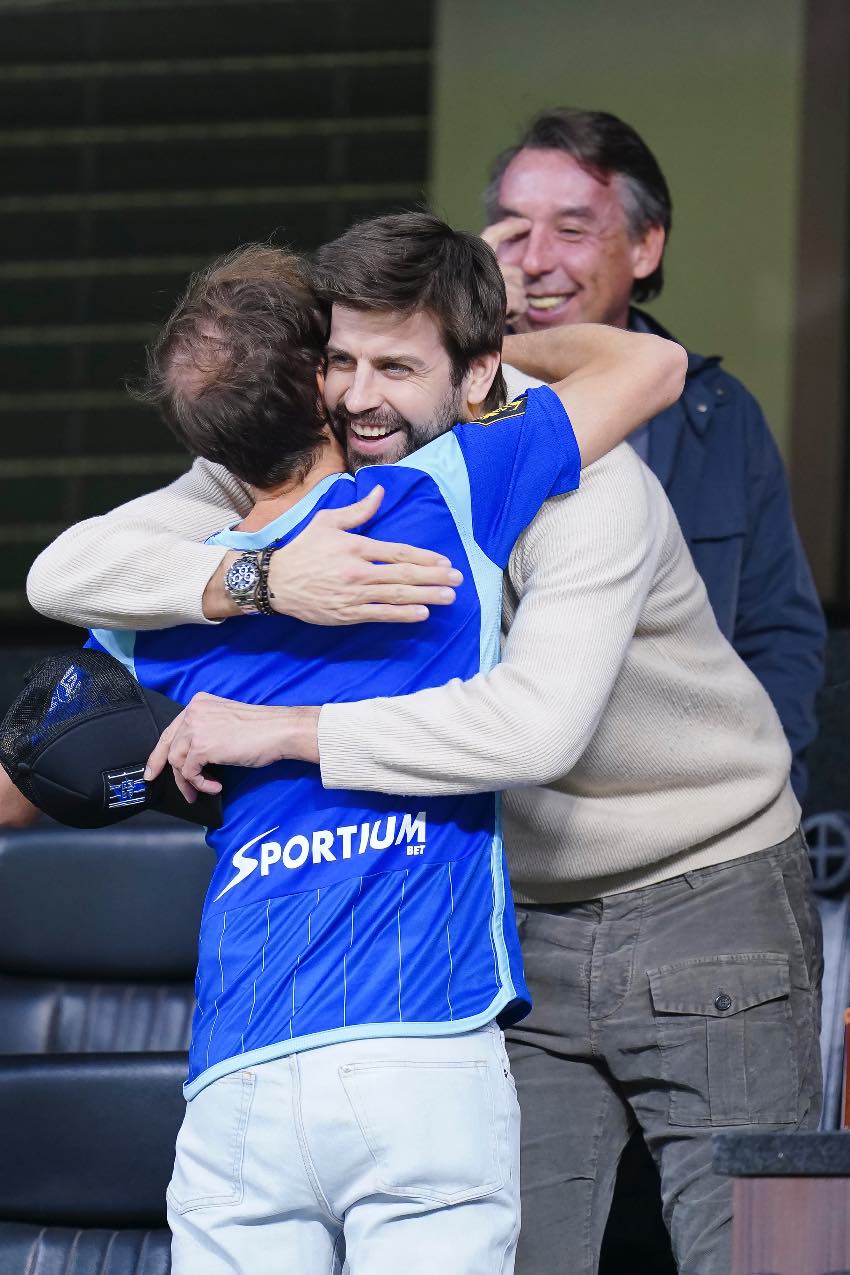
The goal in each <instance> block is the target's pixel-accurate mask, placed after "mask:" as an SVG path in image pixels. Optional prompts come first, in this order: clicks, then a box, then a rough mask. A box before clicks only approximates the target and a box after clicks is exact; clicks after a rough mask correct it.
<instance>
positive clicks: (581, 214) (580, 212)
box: [499, 204, 596, 221]
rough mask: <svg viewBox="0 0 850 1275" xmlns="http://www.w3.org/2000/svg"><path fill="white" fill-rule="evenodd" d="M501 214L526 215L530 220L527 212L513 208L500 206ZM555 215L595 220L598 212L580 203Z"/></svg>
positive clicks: (502, 215)
mask: <svg viewBox="0 0 850 1275" xmlns="http://www.w3.org/2000/svg"><path fill="white" fill-rule="evenodd" d="M499 215H500V216H501V217H524V218H525V220H526V221H529V220H530V218H529V216H528V214H527V213H524V212H519V211H517V210H515V209H513V208H503V207H500V208H499ZM555 217H556V218H560V217H572V218H574V219H575V220H576V221H593V220H595V217H596V214H595V213H594V211H593V209H592V208H588V207H587V206H586V205H581V204H578V205H576V206H575V207H573V208H559V209H558V210H557V212H556V213H555Z"/></svg>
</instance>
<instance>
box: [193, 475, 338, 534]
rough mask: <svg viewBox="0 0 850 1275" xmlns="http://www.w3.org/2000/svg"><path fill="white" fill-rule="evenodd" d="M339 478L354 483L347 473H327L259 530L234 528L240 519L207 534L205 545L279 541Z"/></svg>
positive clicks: (304, 516)
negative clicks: (295, 502)
mask: <svg viewBox="0 0 850 1275" xmlns="http://www.w3.org/2000/svg"><path fill="white" fill-rule="evenodd" d="M341 478H347V479H348V481H349V482H354V479H353V478H352V477H351V474H328V476H327V477H326V478H323V479H322V481H321V482H318V483H316V486H315V487H314V488H313V489H312V491H308V492H307V495H306V496H302V497H301V499H300V500H299V501H298V503H297V504H295V505H293V506H292V508H291V509H287V510H286V511H285V512H284V513H282V514H281V515H280V517H278V518H275V519H273V521H272V522H268V523H266V525H265V527H261V528H260V530H259V531H234V530H233V528H234V527H236V526H237V525H238V521H241V519H240V520H238V521H237V522H232V523H230V525H229V526H227V527H225V528H224V530H223V531H217V532H216V534H215V535H214V536H210V538H209V540H208V541H207V544H208V545H227V547H228V548H229V549H265V547H266V545H270V544H271V543H272V541H274V540H280V538H281V536H285V535H286V533H287V532H288V531H291V530H292V528H293V527H297V526H298V524H299V522H303V520H304V519H305V518H306V517H307V515H308V514H309V513H310V512H311V511H312V510H313V509H314V508H315V506H316V505H317V503H318V502H319V501H320V500H321V498H322V496H324V494H325V492H326V491H327V490H328V488H329V487H332V486H333V485H334V483H336V482H339V480H340V479H341Z"/></svg>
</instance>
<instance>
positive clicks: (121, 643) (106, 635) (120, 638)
mask: <svg viewBox="0 0 850 1275" xmlns="http://www.w3.org/2000/svg"><path fill="white" fill-rule="evenodd" d="M91 635H92V637H93V638H94V639H95V641H96V642H99V643H100V645H101V646H102V647H103V649H104V651H108V652H109V654H110V655H111V656H113V657H114V658H115V659H116V660H118V662H119V664H123V665H124V667H125V668H126V669H129V670H130V672H131V673H132V675H133V677H135V678H136V681H138V680H139V679H138V677H136V630H135V629H92V631H91Z"/></svg>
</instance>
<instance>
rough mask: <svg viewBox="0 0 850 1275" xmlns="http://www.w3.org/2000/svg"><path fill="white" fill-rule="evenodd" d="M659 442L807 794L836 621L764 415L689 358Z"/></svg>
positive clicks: (714, 585) (682, 518) (651, 453)
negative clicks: (822, 597)
mask: <svg viewBox="0 0 850 1275" xmlns="http://www.w3.org/2000/svg"><path fill="white" fill-rule="evenodd" d="M632 316H633V322H632V325H631V326H634V327H636V328H641V329H644V330H648V331H651V332H656V333H658V334H660V335H661V336H668V335H669V333H667V332H665V330H664V329H663V328H662V327H661V326H660V325H659V324H658V323H656V322H655V320H654V319H652V318H651V317H650V316H649V315H647V314H644V313H643V312H642V311H633V312H632ZM648 443H649V447H648V457H647V459H648V463H649V466H650V468H651V469H652V470H653V472H654V473H655V474H656V475H657V476H658V478H659V480H660V482H661V484H662V486H663V487H664V489H665V491H666V492H667V495H668V497H669V499H670V503H671V505H672V506H673V508H674V510H675V511H676V516H677V518H678V519H679V522H680V524H681V527H682V532H683V534H684V537H685V540H686V541H687V543H688V546H689V548H690V551H691V553H692V555H693V559H694V564H695V565H696V568H697V570H698V571H699V573H700V575H701V576H702V578H703V580H704V581H705V586H706V589H707V591H708V597H709V601H710V602H711V605H712V607H713V609H714V614H715V616H716V617H717V623H718V625H719V626H720V629H721V632H722V633H723V634H724V635H725V636H726V637H727V638H728V639H729V641H730V642H731V643H732V645H733V646H734V648H735V650H736V651H737V652H738V654H739V655H740V657H741V659H742V660H743V661H744V663H745V664H747V665H748V667H749V668H750V669H752V671H753V673H755V675H756V677H757V678H758V679H759V681H760V682H761V684H762V685H763V686H764V688H765V690H766V691H767V693H768V694H769V695H770V698H771V700H772V701H773V704H774V707H775V708H776V711H777V713H778V714H779V718H780V720H781V722H782V725H783V727H784V729H785V734H786V736H787V737H788V742H789V744H790V745H791V751H792V753H793V755H794V761H793V766H792V771H791V781H792V783H793V785H794V791H795V792H796V794H797V796H798V797H800V798H801V797H802V796H803V793H804V792H805V788H806V778H807V777H806V768H805V762H804V753H805V750H806V747H807V746H808V744H810V743H811V741H812V739H813V738H814V736H815V733H816V730H817V724H816V720H815V695H816V693H817V691H818V689H819V688H820V685H821V683H822V681H823V659H824V645H825V641H826V625H825V622H824V617H823V611H822V610H821V605H820V602H819V601H818V596H817V593H816V591H815V586H814V581H813V580H812V575H811V571H810V570H809V564H808V562H807V561H806V557H805V554H804V552H803V547H802V545H801V543H800V537H799V535H798V533H797V528H796V526H795V523H794V516H793V513H792V511H791V500H790V495H789V491H788V480H787V478H786V475H785V469H784V466H783V464H782V459H781V457H780V455H779V451H778V449H777V447H776V444H775V443H774V441H773V437H772V435H771V433H770V430H769V429H768V427H767V423H766V421H765V419H764V416H763V414H762V411H761V408H760V407H759V405H758V403H757V402H756V400H755V399H754V398H753V396H752V394H750V393H749V391H748V390H746V389H745V388H744V386H743V385H742V384H741V382H740V381H738V380H736V379H735V377H734V376H730V374H729V373H728V372H725V371H724V370H723V368H721V367H720V359H719V358H717V357H711V358H704V357H702V356H701V355H699V354H689V355H688V373H687V379H686V381H685V388H684V391H683V393H682V397H681V398H680V399H679V401H678V402H677V403H674V405H673V406H672V407H668V408H667V409H666V410H665V411H663V412H661V413H659V415H658V416H655V417H653V419H652V420H651V421H650V422H649V437H648Z"/></svg>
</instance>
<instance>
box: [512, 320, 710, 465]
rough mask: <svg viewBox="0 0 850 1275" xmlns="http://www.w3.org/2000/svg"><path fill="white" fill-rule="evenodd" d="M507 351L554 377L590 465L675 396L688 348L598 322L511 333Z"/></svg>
mask: <svg viewBox="0 0 850 1275" xmlns="http://www.w3.org/2000/svg"><path fill="white" fill-rule="evenodd" d="M503 353H504V355H505V357H506V358H509V359H510V361H511V362H512V363H514V364H515V365H517V366H519V367H520V368H521V369H522V370H523V371H524V372H527V373H529V374H531V375H534V376H537V377H539V378H540V379H541V380H544V381H547V382H548V383H550V384H551V388H552V390H553V391H554V392H555V393H556V394H557V395H558V397H559V398H560V400H561V402H562V403H563V405H564V407H565V408H566V410H567V412H568V414H569V417H570V421H571V423H572V427H573V430H574V432H575V436H576V441H577V442H578V445H579V450H580V452H581V456H582V463H583V465H585V466H588V465H591V464H593V463H594V461H596V460H598V459H599V457H600V456H604V455H605V453H606V452H608V451H610V450H611V449H612V448H613V447H616V446H617V444H618V443H621V442H622V441H623V439H624V438H625V437H626V436H627V435H628V434H630V433H631V431H632V430H634V429H637V427H638V426H639V425H641V424H643V423H644V422H645V421H647V420H649V419H650V418H651V417H652V416H655V415H657V413H658V412H661V411H663V410H664V409H665V408H666V407H669V406H670V404H671V403H674V402H675V401H676V400H677V399H678V398H679V396H680V394H681V392H682V388H683V385H684V380H685V372H686V370H687V354H686V352H685V351H684V350H683V349H682V347H681V346H680V345H677V344H676V343H675V342H674V341H668V340H665V339H664V338H663V337H658V336H653V335H652V334H650V333H646V332H625V331H622V330H621V329H619V328H613V327H608V326H606V325H604V324H598V323H582V324H575V325H573V326H565V327H561V328H555V329H553V330H552V331H551V332H546V333H542V334H538V333H533V334H524V335H521V336H512V337H507V338H506V339H505V345H504V350H503Z"/></svg>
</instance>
